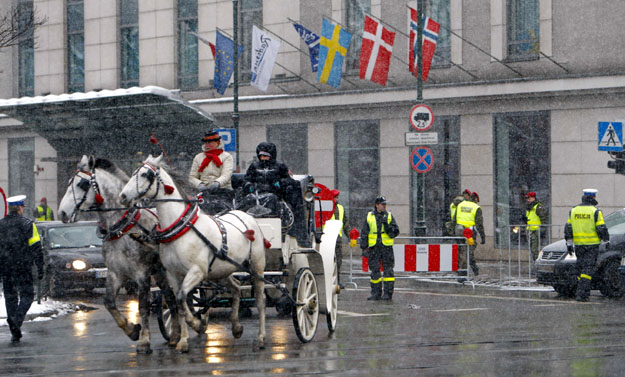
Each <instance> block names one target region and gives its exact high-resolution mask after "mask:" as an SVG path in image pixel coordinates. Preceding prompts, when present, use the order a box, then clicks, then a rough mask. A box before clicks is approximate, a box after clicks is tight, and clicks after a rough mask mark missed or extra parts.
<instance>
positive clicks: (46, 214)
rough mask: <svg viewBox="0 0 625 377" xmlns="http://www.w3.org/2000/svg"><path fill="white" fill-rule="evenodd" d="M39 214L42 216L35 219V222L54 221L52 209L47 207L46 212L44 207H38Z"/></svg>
mask: <svg viewBox="0 0 625 377" xmlns="http://www.w3.org/2000/svg"><path fill="white" fill-rule="evenodd" d="M37 213H38V214H40V216H38V217H36V218H35V220H37V221H50V220H52V210H51V209H50V207H47V206H46V208H45V210H44V209H43V207H42V206H37Z"/></svg>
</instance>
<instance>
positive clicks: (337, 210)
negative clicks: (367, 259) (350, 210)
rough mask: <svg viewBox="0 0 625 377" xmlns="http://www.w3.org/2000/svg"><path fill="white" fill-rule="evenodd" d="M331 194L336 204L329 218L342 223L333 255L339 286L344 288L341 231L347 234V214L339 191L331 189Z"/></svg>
mask: <svg viewBox="0 0 625 377" xmlns="http://www.w3.org/2000/svg"><path fill="white" fill-rule="evenodd" d="M332 194H333V195H334V202H335V203H336V206H334V214H332V217H330V220H339V221H340V222H341V223H342V224H343V225H342V226H341V231H340V232H339V236H338V238H337V239H336V246H335V247H334V253H335V254H334V255H335V258H336V269H337V273H338V278H339V286H340V287H341V288H344V286H343V283H341V265H342V264H343V233H345V234H347V233H348V232H349V224H348V223H347V215H346V214H345V207H343V206H342V205H341V204H339V195H340V194H341V192H340V191H339V190H332Z"/></svg>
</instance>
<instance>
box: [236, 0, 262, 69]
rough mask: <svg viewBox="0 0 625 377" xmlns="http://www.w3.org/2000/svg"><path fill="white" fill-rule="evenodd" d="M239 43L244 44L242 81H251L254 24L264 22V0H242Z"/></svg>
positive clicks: (241, 63)
mask: <svg viewBox="0 0 625 377" xmlns="http://www.w3.org/2000/svg"><path fill="white" fill-rule="evenodd" d="M239 4H240V9H241V17H240V19H239V22H240V23H239V45H241V46H243V51H241V55H240V56H241V57H240V59H239V72H240V73H241V80H240V81H249V80H250V78H251V73H252V67H251V64H252V55H251V54H252V26H253V25H258V26H262V24H263V0H240V1H239Z"/></svg>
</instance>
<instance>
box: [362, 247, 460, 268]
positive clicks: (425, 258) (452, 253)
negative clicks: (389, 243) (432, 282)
mask: <svg viewBox="0 0 625 377" xmlns="http://www.w3.org/2000/svg"><path fill="white" fill-rule="evenodd" d="M393 254H394V256H395V268H394V271H396V272H402V271H405V272H438V271H443V272H444V271H458V245H393ZM382 269H384V267H382ZM362 270H363V271H364V272H367V271H369V260H368V259H367V258H362Z"/></svg>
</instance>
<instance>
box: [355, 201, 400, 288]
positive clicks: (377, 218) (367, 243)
mask: <svg viewBox="0 0 625 377" xmlns="http://www.w3.org/2000/svg"><path fill="white" fill-rule="evenodd" d="M386 203H387V201H386V197H384V196H378V197H377V198H376V199H375V210H374V211H371V212H369V213H368V214H367V219H366V220H365V223H364V225H363V226H362V231H361V232H360V248H361V249H362V256H363V257H365V258H369V269H370V270H371V296H369V297H368V298H367V300H380V299H382V300H392V299H393V288H394V286H395V274H394V273H393V268H394V267H395V256H394V255H393V238H395V237H397V235H398V234H399V227H398V226H397V223H396V222H395V218H394V217H393V216H392V215H391V213H390V212H387V211H386ZM380 262H381V263H382V265H383V266H384V278H382V277H381V276H380ZM382 281H383V282H384V295H382Z"/></svg>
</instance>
